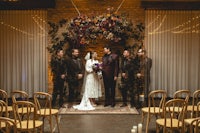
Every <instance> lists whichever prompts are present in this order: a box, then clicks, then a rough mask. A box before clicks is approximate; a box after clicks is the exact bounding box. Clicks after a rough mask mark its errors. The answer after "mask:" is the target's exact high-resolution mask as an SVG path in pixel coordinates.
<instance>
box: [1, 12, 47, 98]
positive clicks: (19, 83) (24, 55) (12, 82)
mask: <svg viewBox="0 0 200 133" xmlns="http://www.w3.org/2000/svg"><path fill="white" fill-rule="evenodd" d="M46 20H47V11H43V10H22V11H17V10H16V11H15V10H14V11H13V10H12V11H11V10H4V11H0V88H2V89H4V90H6V91H7V92H8V94H10V92H11V91H12V90H15V89H18V90H24V91H26V92H27V93H28V94H29V95H30V96H32V95H33V92H36V91H47V85H48V78H47V75H48V73H47V66H48V64H47V50H46V46H47V23H46Z"/></svg>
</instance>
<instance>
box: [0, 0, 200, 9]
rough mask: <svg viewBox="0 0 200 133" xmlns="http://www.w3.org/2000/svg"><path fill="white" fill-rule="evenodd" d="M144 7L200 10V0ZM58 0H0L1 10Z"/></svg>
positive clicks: (148, 2) (145, 2)
mask: <svg viewBox="0 0 200 133" xmlns="http://www.w3.org/2000/svg"><path fill="white" fill-rule="evenodd" d="M140 1H141V7H142V8H144V9H180V10H187V9H188V10H191V9H192V10H200V0H140ZM55 6H56V0H0V10H24V9H25V10H26V9H45V8H54V7H55Z"/></svg>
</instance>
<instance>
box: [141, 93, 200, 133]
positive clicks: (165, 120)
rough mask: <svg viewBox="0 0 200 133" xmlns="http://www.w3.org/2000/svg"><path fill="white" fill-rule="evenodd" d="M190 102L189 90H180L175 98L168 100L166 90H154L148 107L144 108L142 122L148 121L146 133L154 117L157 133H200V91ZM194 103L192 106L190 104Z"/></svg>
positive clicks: (194, 94) (150, 94)
mask: <svg viewBox="0 0 200 133" xmlns="http://www.w3.org/2000/svg"><path fill="white" fill-rule="evenodd" d="M189 100H190V91H189V90H178V91H176V92H175V93H174V95H173V98H172V99H170V100H167V92H166V91H165V90H154V91H151V92H150V93H149V95H148V107H143V108H142V109H141V111H142V122H144V118H145V116H147V119H146V133H148V128H149V123H150V120H151V117H152V116H155V117H156V133H159V132H160V129H162V130H163V132H164V133H167V132H168V131H170V132H171V133H172V132H173V131H178V132H180V133H185V132H190V133H199V128H200V116H199V114H200V90H196V91H195V92H194V93H193V95H192V101H189ZM189 103H192V104H189Z"/></svg>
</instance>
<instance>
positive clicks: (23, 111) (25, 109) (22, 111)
mask: <svg viewBox="0 0 200 133" xmlns="http://www.w3.org/2000/svg"><path fill="white" fill-rule="evenodd" d="M18 112H19V113H23V114H26V113H27V112H34V108H31V111H28V110H27V108H26V107H25V108H19V109H18Z"/></svg>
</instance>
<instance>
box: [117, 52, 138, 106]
mask: <svg viewBox="0 0 200 133" xmlns="http://www.w3.org/2000/svg"><path fill="white" fill-rule="evenodd" d="M123 57H124V58H123V60H122V63H121V84H120V86H119V89H120V91H121V94H122V100H123V104H122V105H121V106H120V107H125V106H127V98H128V96H130V104H131V107H136V105H137V104H138V103H136V101H135V99H134V98H135V96H136V95H137V93H136V91H137V88H136V83H135V82H136V74H137V69H138V66H137V64H136V63H135V62H134V59H133V58H132V57H131V55H130V51H129V50H128V49H125V50H124V52H123ZM128 94H129V95H128Z"/></svg>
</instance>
